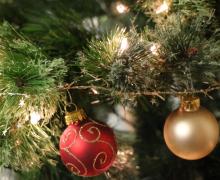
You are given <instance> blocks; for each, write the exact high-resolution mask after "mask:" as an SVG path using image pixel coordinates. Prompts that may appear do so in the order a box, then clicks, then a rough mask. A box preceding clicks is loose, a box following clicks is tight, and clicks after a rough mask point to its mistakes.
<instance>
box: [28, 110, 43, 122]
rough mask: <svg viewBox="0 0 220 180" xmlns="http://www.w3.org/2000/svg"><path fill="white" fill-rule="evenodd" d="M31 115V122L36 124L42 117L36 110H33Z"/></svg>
mask: <svg viewBox="0 0 220 180" xmlns="http://www.w3.org/2000/svg"><path fill="white" fill-rule="evenodd" d="M30 117H31V120H30V121H31V124H34V125H35V124H37V123H38V122H39V121H40V119H41V116H40V114H39V113H38V112H36V111H33V112H31V114H30Z"/></svg>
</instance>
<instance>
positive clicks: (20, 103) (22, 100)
mask: <svg viewBox="0 0 220 180" xmlns="http://www.w3.org/2000/svg"><path fill="white" fill-rule="evenodd" d="M24 105H25V101H24V99H23V98H21V99H20V102H19V107H23V106H24Z"/></svg>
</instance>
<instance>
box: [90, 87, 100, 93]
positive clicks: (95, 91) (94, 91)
mask: <svg viewBox="0 0 220 180" xmlns="http://www.w3.org/2000/svg"><path fill="white" fill-rule="evenodd" d="M91 91H92V92H93V94H99V92H98V91H97V90H96V89H94V88H91Z"/></svg>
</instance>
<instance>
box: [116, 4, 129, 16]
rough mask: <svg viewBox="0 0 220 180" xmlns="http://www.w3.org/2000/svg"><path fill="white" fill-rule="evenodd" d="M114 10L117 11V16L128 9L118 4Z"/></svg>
mask: <svg viewBox="0 0 220 180" xmlns="http://www.w3.org/2000/svg"><path fill="white" fill-rule="evenodd" d="M116 10H117V11H118V13H119V14H123V13H126V12H127V11H128V7H127V6H126V5H124V4H122V3H121V2H118V3H117V4H116Z"/></svg>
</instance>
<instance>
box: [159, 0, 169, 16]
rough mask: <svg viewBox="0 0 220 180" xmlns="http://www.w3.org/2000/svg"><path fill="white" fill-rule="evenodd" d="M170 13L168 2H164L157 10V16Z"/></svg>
mask: <svg viewBox="0 0 220 180" xmlns="http://www.w3.org/2000/svg"><path fill="white" fill-rule="evenodd" d="M168 11H169V5H168V3H167V2H166V1H164V2H163V4H161V5H160V6H159V7H158V8H157V9H156V14H161V13H164V12H165V13H168Z"/></svg>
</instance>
